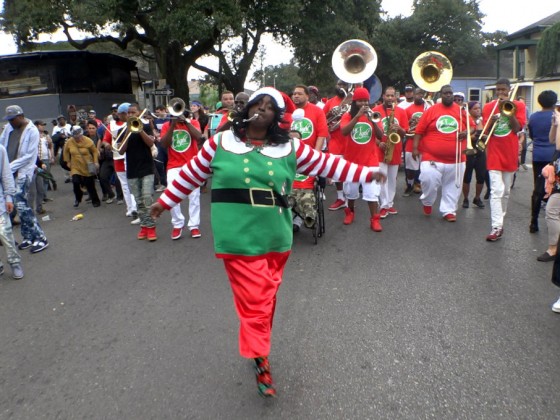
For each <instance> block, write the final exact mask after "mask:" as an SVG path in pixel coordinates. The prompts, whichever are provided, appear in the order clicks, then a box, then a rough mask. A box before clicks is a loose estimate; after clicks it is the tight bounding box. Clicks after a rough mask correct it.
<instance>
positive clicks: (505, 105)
mask: <svg viewBox="0 0 560 420" xmlns="http://www.w3.org/2000/svg"><path fill="white" fill-rule="evenodd" d="M518 88H519V83H516V84H515V85H514V86H513V89H512V90H511V91H510V93H509V98H508V99H507V100H506V101H500V99H499V98H498V99H497V100H496V103H495V104H494V107H493V108H492V112H490V117H489V118H488V120H487V121H486V124H484V127H483V128H482V132H481V133H480V140H478V143H477V144H476V148H477V149H478V150H480V151H481V152H484V151H485V150H486V146H487V145H488V141H489V140H490V137H492V134H494V130H495V129H496V127H497V125H498V120H496V121H494V123H493V124H492V127H491V129H490V132H489V133H488V135H487V136H486V140H482V137H483V136H484V132H485V131H486V129H487V128H488V125H489V124H490V121H492V117H493V116H494V113H495V112H496V109H499V110H500V115H503V116H504V117H511V116H513V115H515V111H516V110H517V106H516V105H515V103H514V102H513V98H515V94H516V93H517V89H518Z"/></svg>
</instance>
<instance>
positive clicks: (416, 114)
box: [410, 111, 423, 119]
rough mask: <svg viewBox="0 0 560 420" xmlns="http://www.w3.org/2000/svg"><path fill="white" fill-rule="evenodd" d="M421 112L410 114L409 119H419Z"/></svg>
mask: <svg viewBox="0 0 560 420" xmlns="http://www.w3.org/2000/svg"><path fill="white" fill-rule="evenodd" d="M422 114H423V112H420V111H417V112H415V113H414V114H412V116H411V117H410V119H413V118H416V119H420V117H421V116H422Z"/></svg>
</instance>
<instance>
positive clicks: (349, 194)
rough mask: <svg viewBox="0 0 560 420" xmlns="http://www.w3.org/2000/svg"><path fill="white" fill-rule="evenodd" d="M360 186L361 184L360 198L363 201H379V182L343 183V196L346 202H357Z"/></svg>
mask: <svg viewBox="0 0 560 420" xmlns="http://www.w3.org/2000/svg"><path fill="white" fill-rule="evenodd" d="M360 184H362V198H363V200H364V201H371V202H378V201H379V191H380V188H381V187H380V185H379V182H377V181H373V182H345V183H344V195H346V198H347V199H348V200H357V199H358V198H359V197H360Z"/></svg>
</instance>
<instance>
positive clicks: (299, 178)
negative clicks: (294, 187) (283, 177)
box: [294, 174, 309, 182]
mask: <svg viewBox="0 0 560 420" xmlns="http://www.w3.org/2000/svg"><path fill="white" fill-rule="evenodd" d="M307 179H309V177H308V176H307V175H303V174H296V176H295V177H294V181H297V182H303V181H307Z"/></svg>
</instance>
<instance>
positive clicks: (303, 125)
mask: <svg viewBox="0 0 560 420" xmlns="http://www.w3.org/2000/svg"><path fill="white" fill-rule="evenodd" d="M292 130H297V131H299V132H300V133H301V139H302V140H307V139H308V138H309V137H311V135H312V134H313V123H312V122H311V120H310V119H309V118H302V119H301V120H297V121H294V122H292Z"/></svg>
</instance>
